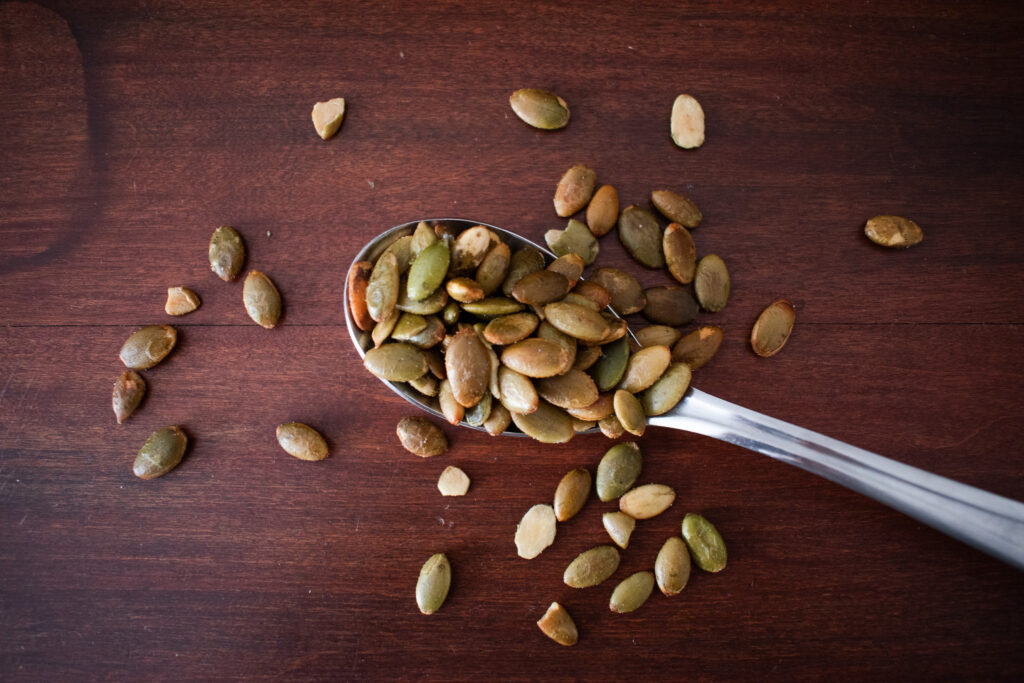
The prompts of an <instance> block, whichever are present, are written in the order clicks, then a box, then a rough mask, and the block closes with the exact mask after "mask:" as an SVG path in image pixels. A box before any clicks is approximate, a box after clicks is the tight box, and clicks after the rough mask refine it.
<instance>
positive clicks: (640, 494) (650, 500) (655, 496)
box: [619, 484, 676, 519]
mask: <svg viewBox="0 0 1024 683" xmlns="http://www.w3.org/2000/svg"><path fill="white" fill-rule="evenodd" d="M675 500H676V492H675V491H673V490H672V488H671V487H669V486H665V485H664V484H644V485H643V486H637V487H636V488H635V489H633V490H631V491H627V492H626V493H624V494H622V497H621V498H619V510H621V511H622V512H625V513H626V514H627V515H629V516H630V517H632V518H633V519H650V518H651V517H657V516H658V515H660V514H661V513H662V512H664V511H665V510H668V509H669V508H670V507H672V503H674V502H675Z"/></svg>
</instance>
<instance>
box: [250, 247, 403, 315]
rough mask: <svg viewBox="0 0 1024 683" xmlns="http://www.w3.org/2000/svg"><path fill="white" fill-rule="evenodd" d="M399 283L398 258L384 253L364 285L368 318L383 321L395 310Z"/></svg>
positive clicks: (390, 253) (389, 253) (386, 252)
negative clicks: (368, 312)
mask: <svg viewBox="0 0 1024 683" xmlns="http://www.w3.org/2000/svg"><path fill="white" fill-rule="evenodd" d="M254 272H255V271H254ZM251 276H252V274H251V273H250V277H251ZM246 281H247V282H248V280H246ZM399 281H400V276H399V273H398V257H397V256H395V255H394V254H393V253H392V252H389V251H385V252H384V253H383V254H381V256H380V258H379V259H377V263H376V265H374V267H373V272H372V273H371V274H370V281H369V282H368V283H367V285H366V307H367V309H368V310H369V311H370V317H371V318H373V319H374V320H376V321H377V322H380V321H381V320H384V319H385V318H387V317H388V316H389V315H391V312H392V311H394V310H395V304H397V303H398V290H399V287H398V284H399Z"/></svg>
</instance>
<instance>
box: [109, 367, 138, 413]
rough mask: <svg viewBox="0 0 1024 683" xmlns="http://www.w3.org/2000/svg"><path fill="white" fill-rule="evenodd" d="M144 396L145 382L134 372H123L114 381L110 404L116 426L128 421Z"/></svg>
mask: <svg viewBox="0 0 1024 683" xmlns="http://www.w3.org/2000/svg"><path fill="white" fill-rule="evenodd" d="M145 395H146V380H144V379H142V375H140V374H139V373H137V372H135V371H134V370H125V371H124V372H122V373H121V375H120V376H119V377H118V378H117V380H115V381H114V392H113V397H112V403H113V407H114V417H116V418H117V424H121V423H122V422H124V421H125V420H127V419H128V416H129V415H131V414H132V413H133V412H135V409H136V408H138V407H139V404H140V403H142V398H143V396H145Z"/></svg>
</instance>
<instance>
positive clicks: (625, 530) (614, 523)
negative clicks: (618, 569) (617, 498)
mask: <svg viewBox="0 0 1024 683" xmlns="http://www.w3.org/2000/svg"><path fill="white" fill-rule="evenodd" d="M601 523H602V524H603V525H604V530H605V531H607V532H608V535H609V536H611V538H612V540H613V541H615V545H617V546H619V547H620V548H622V549H623V550H625V549H626V548H627V547H628V546H629V537H630V536H632V535H633V530H634V529H636V520H635V519H633V518H632V517H630V516H629V515H627V514H626V513H625V512H606V513H604V514H603V515H601ZM680 543H682V541H681V540H680Z"/></svg>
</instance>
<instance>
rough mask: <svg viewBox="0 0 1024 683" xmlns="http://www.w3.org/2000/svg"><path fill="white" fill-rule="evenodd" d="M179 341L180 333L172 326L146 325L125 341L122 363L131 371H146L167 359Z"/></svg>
mask: <svg viewBox="0 0 1024 683" xmlns="http://www.w3.org/2000/svg"><path fill="white" fill-rule="evenodd" d="M177 341H178V332H177V330H175V329H174V328H173V327H171V326H170V325H146V326H145V327H143V328H141V329H139V330H136V331H135V332H133V333H132V335H131V336H130V337H128V339H127V340H125V343H124V345H123V346H122V347H121V352H120V357H121V362H122V363H124V365H125V367H126V368H128V369H129V370H146V369H148V368H151V367H153V366H154V365H156V364H157V363H159V362H160V361H162V360H163V359H164V358H166V357H167V354H169V353H170V352H171V350H172V349H173V348H174V345H175V344H176V343H177Z"/></svg>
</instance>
